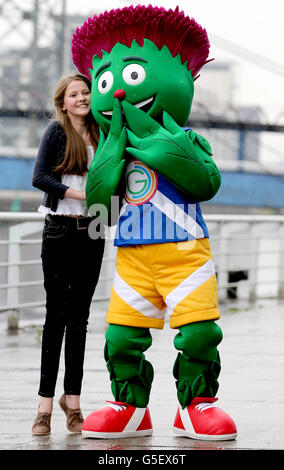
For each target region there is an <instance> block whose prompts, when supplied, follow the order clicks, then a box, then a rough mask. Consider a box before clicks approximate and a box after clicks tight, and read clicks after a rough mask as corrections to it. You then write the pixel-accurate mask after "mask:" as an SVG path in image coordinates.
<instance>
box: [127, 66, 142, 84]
mask: <svg viewBox="0 0 284 470" xmlns="http://www.w3.org/2000/svg"><path fill="white" fill-rule="evenodd" d="M122 76H123V80H124V81H125V82H126V83H127V84H128V85H139V83H142V82H143V81H144V80H145V77H146V72H145V69H144V67H142V65H139V64H130V65H127V67H125V69H123V72H122Z"/></svg>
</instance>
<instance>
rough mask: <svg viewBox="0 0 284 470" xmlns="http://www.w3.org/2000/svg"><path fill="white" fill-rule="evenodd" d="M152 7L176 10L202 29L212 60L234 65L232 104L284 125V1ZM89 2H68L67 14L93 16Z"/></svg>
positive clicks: (111, 2) (200, 1)
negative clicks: (262, 113) (251, 106)
mask: <svg viewBox="0 0 284 470" xmlns="http://www.w3.org/2000/svg"><path fill="white" fill-rule="evenodd" d="M103 3H104V8H105V9H111V8H119V7H121V8H122V7H124V6H126V5H130V4H138V3H139V4H145V5H147V4H148V3H150V2H148V1H147V2H143V1H142V2H136V1H135V2H130V1H129V2H128V1H127V0H124V1H118V0H104V2H103ZM151 4H152V5H159V6H164V7H165V8H175V7H176V6H177V5H179V7H180V9H181V10H184V11H185V13H186V14H187V15H189V16H191V17H193V18H195V19H196V21H197V22H198V23H200V24H201V25H202V26H203V27H205V28H206V29H207V32H208V35H209V39H210V41H211V49H210V51H211V54H210V56H211V57H214V58H215V60H216V61H218V60H220V61H223V60H229V61H230V62H232V63H234V64H235V66H236V67H235V70H236V77H235V78H236V89H235V91H234V100H235V101H236V103H239V104H256V105H260V106H261V107H262V108H263V110H264V111H265V113H266V115H267V117H268V119H269V120H270V121H271V122H275V120H276V119H277V120H278V122H280V121H279V119H280V118H279V116H280V114H281V112H282V111H283V116H282V119H281V122H284V93H283V88H284V2H283V1H282V0H269V1H268V0H238V1H232V0H231V1H229V0H186V1H183V0H179V1H177V0H176V1H172V0H164V1H152V2H151ZM98 5H99V3H98V2H96V1H94V0H80V2H78V0H67V11H68V13H75V12H76V13H80V14H83V15H86V16H87V15H88V14H91V16H93V14H92V13H95V12H96V10H97V8H98Z"/></svg>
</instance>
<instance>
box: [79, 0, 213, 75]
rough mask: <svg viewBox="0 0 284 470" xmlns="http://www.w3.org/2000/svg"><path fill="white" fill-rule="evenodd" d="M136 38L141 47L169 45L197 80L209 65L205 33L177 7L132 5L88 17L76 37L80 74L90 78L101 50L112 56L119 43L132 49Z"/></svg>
mask: <svg viewBox="0 0 284 470" xmlns="http://www.w3.org/2000/svg"><path fill="white" fill-rule="evenodd" d="M134 39H135V40H136V41H137V43H138V44H139V46H143V44H144V39H149V40H150V41H152V42H153V43H154V44H156V46H157V47H158V49H161V48H162V47H163V46H167V47H168V49H169V51H170V53H171V54H172V56H173V57H175V56H176V55H178V54H180V56H181V63H182V64H184V63H185V62H187V69H188V70H191V73H192V75H193V77H194V78H197V74H198V72H199V70H200V69H201V67H202V66H203V65H204V64H205V63H207V62H209V61H208V60H207V57H208V54H209V47H210V44H209V40H208V36H207V32H206V30H205V29H203V28H202V27H201V26H200V25H199V24H198V23H196V21H195V20H194V19H193V18H189V17H188V16H185V14H184V12H183V11H181V12H180V11H179V8H178V7H176V9H175V10H171V9H170V10H165V9H164V8H163V7H153V6H152V5H148V6H144V5H137V6H135V7H134V6H133V5H131V6H129V7H125V8H122V9H120V8H118V9H116V10H110V11H105V12H104V13H102V14H100V15H99V16H97V15H95V16H94V17H93V18H88V20H87V21H85V22H84V24H83V25H82V26H81V28H79V27H78V28H77V29H76V32H75V33H74V34H73V38H72V46H71V50H72V57H73V62H74V64H75V65H76V67H77V68H78V70H79V72H80V73H82V74H83V75H85V76H86V77H88V78H90V73H89V70H88V69H89V68H92V58H93V56H94V55H95V54H96V55H98V56H99V57H100V58H102V51H106V52H108V53H109V52H110V51H111V50H112V48H113V47H114V46H115V44H117V43H118V42H119V43H121V44H124V45H125V46H128V47H130V46H131V43H132V41H133V40H134Z"/></svg>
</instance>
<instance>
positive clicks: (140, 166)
mask: <svg viewBox="0 0 284 470" xmlns="http://www.w3.org/2000/svg"><path fill="white" fill-rule="evenodd" d="M208 53H209V41H208V37H207V33H206V31H205V30H204V29H203V28H201V26H200V25H198V24H197V23H196V22H195V20H194V19H192V18H189V17H188V16H185V14H184V13H183V12H180V11H179V9H178V7H177V8H176V9H175V10H174V11H173V10H165V9H164V8H160V7H154V6H151V5H149V6H141V5H139V6H136V7H134V6H130V7H125V8H122V9H116V10H111V11H109V12H105V13H103V14H101V15H99V16H96V15H95V16H94V17H93V18H89V19H88V20H87V21H85V23H84V24H83V25H82V27H80V28H77V30H76V32H75V33H74V35H73V39H72V55H73V61H74V64H75V65H76V67H77V68H78V70H79V71H80V72H81V73H82V74H83V75H85V76H87V77H89V78H90V79H91V82H92V92H91V109H92V113H93V115H94V117H95V119H96V121H97V123H98V124H99V126H100V136H99V144H98V149H97V151H96V153H95V157H94V159H93V162H92V164H91V167H90V170H89V174H88V181H87V187H86V197H87V205H88V208H89V210H90V212H91V210H92V206H96V205H97V204H102V205H104V207H106V208H107V210H108V212H110V211H111V201H112V199H113V197H116V196H118V195H119V194H121V191H122V190H123V199H122V198H121V200H122V207H121V210H120V215H119V220H118V224H117V231H116V235H115V242H114V243H115V245H116V246H117V247H118V248H117V258H116V268H115V273H114V279H113V287H112V292H111V298H110V304H109V310H108V313H107V318H106V321H107V323H108V324H109V326H108V329H107V331H106V344H105V352H104V355H105V360H106V364H107V369H108V371H109V374H110V381H111V390H112V393H113V396H114V399H115V401H113V402H107V404H106V406H104V407H103V408H101V409H98V410H96V411H94V412H93V413H91V414H90V415H89V416H88V417H87V418H86V419H85V421H84V424H83V436H84V437H94V438H123V437H130V436H147V435H150V434H152V423H151V417H150V411H149V408H148V407H147V404H148V402H149V397H150V390H151V384H152V381H153V375H154V371H153V367H152V364H151V363H150V362H149V361H147V360H146V358H145V355H144V352H145V351H146V350H147V349H148V348H149V347H150V346H151V342H152V337H151V334H150V328H159V329H162V328H163V325H164V319H165V313H166V311H167V314H168V315H169V324H170V327H171V328H175V329H177V330H178V331H177V334H176V336H175V338H174V346H175V348H176V349H177V350H178V355H177V358H176V361H175V363H174V366H173V375H174V378H175V380H176V387H177V398H178V402H179V406H178V410H177V414H176V417H175V420H174V425H173V430H174V432H176V433H178V434H179V435H181V436H187V437H190V438H195V439H211V440H229V439H234V438H235V437H236V435H237V431H236V426H235V424H234V421H233V420H232V419H231V417H230V416H229V415H228V414H227V413H225V412H224V411H223V410H222V409H221V408H219V407H217V406H216V404H215V402H216V400H217V398H216V393H217V390H218V376H219V373H220V357H219V353H218V349H217V346H218V344H219V343H220V341H221V340H222V330H221V329H220V327H219V326H218V325H217V324H216V322H215V321H216V320H217V319H218V318H219V317H220V313H219V310H218V306H217V283H216V275H215V270H214V263H213V260H212V254H211V251H210V244H209V234H208V230H207V227H206V224H205V222H204V219H203V217H202V213H201V209H200V204H199V203H200V202H201V201H205V200H208V199H211V198H212V197H213V196H214V195H215V194H216V193H217V191H218V189H219V187H220V184H221V177H220V173H219V170H218V168H217V166H216V165H215V163H214V160H213V158H212V151H211V147H210V145H209V143H208V142H207V140H206V139H205V138H203V137H202V136H200V135H198V134H196V133H195V132H193V131H192V130H191V129H189V128H187V127H186V125H187V121H188V117H189V113H190V108H191V103H192V99H193V91H194V87H193V84H194V80H195V79H196V78H197V76H198V72H199V70H200V69H201V67H202V66H203V65H204V64H205V63H206V62H208V60H207V57H208Z"/></svg>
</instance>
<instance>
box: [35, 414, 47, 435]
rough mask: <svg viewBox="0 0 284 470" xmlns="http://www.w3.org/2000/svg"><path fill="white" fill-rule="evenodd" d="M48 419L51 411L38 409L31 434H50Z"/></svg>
mask: <svg viewBox="0 0 284 470" xmlns="http://www.w3.org/2000/svg"><path fill="white" fill-rule="evenodd" d="M50 420H51V413H42V412H41V411H38V413H37V417H36V419H35V421H34V424H33V427H32V434H33V435H34V436H48V435H49V434H50Z"/></svg>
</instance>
